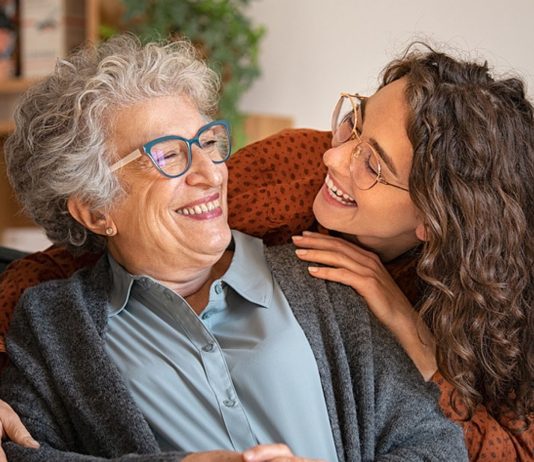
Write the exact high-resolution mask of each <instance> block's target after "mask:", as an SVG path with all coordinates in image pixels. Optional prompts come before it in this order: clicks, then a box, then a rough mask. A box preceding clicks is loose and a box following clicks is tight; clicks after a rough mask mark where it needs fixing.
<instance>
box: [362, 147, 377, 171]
mask: <svg viewBox="0 0 534 462" xmlns="http://www.w3.org/2000/svg"><path fill="white" fill-rule="evenodd" d="M360 151H361V154H360V155H361V156H362V159H363V161H364V165H365V169H366V170H367V171H368V172H369V174H370V175H374V176H377V175H379V173H380V165H379V164H378V160H377V158H376V155H375V154H374V153H373V150H372V148H371V146H369V145H368V144H367V143H362V145H361V146H360Z"/></svg>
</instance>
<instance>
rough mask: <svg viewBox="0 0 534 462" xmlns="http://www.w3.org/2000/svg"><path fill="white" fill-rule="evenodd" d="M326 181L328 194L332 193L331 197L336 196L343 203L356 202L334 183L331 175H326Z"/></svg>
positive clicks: (351, 203)
mask: <svg viewBox="0 0 534 462" xmlns="http://www.w3.org/2000/svg"><path fill="white" fill-rule="evenodd" d="M324 182H325V184H326V186H327V191H328V194H330V197H332V198H334V199H335V200H337V201H338V202H340V203H341V204H343V205H354V204H355V203H356V201H355V200H354V199H353V198H352V197H351V196H349V195H348V194H347V193H346V192H343V191H341V190H340V189H338V188H337V187H336V186H335V185H334V182H333V181H332V179H331V178H330V176H328V175H326V178H325V180H324Z"/></svg>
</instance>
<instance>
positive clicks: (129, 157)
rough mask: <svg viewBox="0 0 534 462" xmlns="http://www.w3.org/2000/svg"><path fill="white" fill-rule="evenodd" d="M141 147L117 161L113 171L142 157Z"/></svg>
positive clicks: (112, 168) (112, 167)
mask: <svg viewBox="0 0 534 462" xmlns="http://www.w3.org/2000/svg"><path fill="white" fill-rule="evenodd" d="M141 155H142V153H141V149H139V148H138V149H136V150H135V151H133V152H131V153H130V154H128V155H127V156H125V157H123V158H122V159H121V160H119V161H117V162H115V163H114V164H113V165H112V166H111V171H112V172H114V171H115V170H118V169H119V168H121V167H124V166H125V165H126V164H129V163H130V162H132V161H134V160H135V159H137V158H138V157H141Z"/></svg>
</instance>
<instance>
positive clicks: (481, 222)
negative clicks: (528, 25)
mask: <svg viewBox="0 0 534 462" xmlns="http://www.w3.org/2000/svg"><path fill="white" fill-rule="evenodd" d="M425 47H426V49H425V50H421V49H420V47H414V46H413V45H412V46H410V47H409V49H408V51H407V52H406V53H405V54H404V56H403V57H402V58H400V59H398V60H396V61H393V62H392V63H390V64H389V65H388V66H387V67H386V69H385V71H384V74H383V80H382V86H384V85H387V84H388V83H391V82H392V81H395V80H397V79H400V78H402V77H405V78H406V80H407V87H406V93H405V96H406V100H407V102H408V105H409V107H410V116H409V119H408V122H407V127H406V128H407V133H408V136H409V139H410V141H411V143H412V146H413V165H412V170H411V173H410V179H409V187H410V194H411V197H412V200H413V202H414V204H415V205H416V206H417V207H418V209H419V210H420V211H421V212H422V216H423V217H424V218H423V219H424V223H425V225H426V233H427V239H428V240H427V242H425V244H424V245H423V248H422V255H421V258H420V260H419V263H418V267H417V270H418V274H419V276H420V277H421V278H422V280H423V281H424V282H425V283H426V292H425V297H424V299H423V300H422V301H421V303H420V307H419V309H420V314H421V316H422V318H423V319H424V320H425V321H426V322H427V323H428V324H429V326H430V328H431V329H432V331H433V333H434V335H435V338H436V344H437V360H438V366H439V368H440V371H442V373H443V375H444V377H445V378H446V379H448V380H449V381H450V382H451V383H452V384H453V385H455V387H456V390H457V394H456V396H455V398H458V397H459V398H461V402H462V403H463V404H464V405H465V406H466V407H467V410H468V417H469V416H471V415H472V413H473V411H474V409H475V407H476V405H477V404H479V403H483V404H484V405H485V406H486V408H487V409H488V410H489V412H490V413H491V414H492V415H494V416H495V417H502V416H504V415H509V414H508V413H509V412H510V411H512V412H513V413H514V415H515V416H516V417H518V418H519V419H521V420H522V421H523V422H524V423H525V424H526V425H527V426H528V425H529V423H530V421H531V420H532V413H533V412H534V386H533V384H534V379H533V377H534V373H533V372H534V354H533V352H534V339H533V335H532V333H533V332H534V315H533V313H534V311H533V309H534V308H533V307H534V300H533V299H534V290H533V289H534V284H533V282H534V269H533V268H534V245H533V239H532V237H533V236H532V233H533V230H534V212H533V210H534V208H533V199H534V115H533V114H534V110H533V107H532V104H531V103H530V102H529V101H528V100H527V98H526V96H525V88H524V84H523V82H522V81H521V80H520V79H518V78H514V77H509V78H502V79H496V78H494V77H492V75H491V74H490V72H489V69H488V66H487V63H484V64H478V63H475V62H468V61H461V60H457V59H454V58H452V57H450V56H448V55H446V54H444V53H439V52H436V51H434V50H432V49H431V48H430V47H428V46H426V45H425ZM451 404H452V405H453V406H454V407H455V408H456V409H457V410H458V407H457V405H456V399H453V402H452V403H451Z"/></svg>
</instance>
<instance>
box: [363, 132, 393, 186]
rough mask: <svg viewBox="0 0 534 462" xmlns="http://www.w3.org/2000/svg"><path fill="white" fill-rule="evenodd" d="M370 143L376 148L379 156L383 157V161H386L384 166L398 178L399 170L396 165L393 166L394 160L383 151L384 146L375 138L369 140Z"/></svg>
mask: <svg viewBox="0 0 534 462" xmlns="http://www.w3.org/2000/svg"><path fill="white" fill-rule="evenodd" d="M368 143H369V144H370V145H371V146H373V148H375V150H376V152H377V153H378V155H379V156H380V157H381V159H382V160H383V161H384V164H386V166H387V167H388V168H389V169H390V170H391V172H392V173H393V174H394V175H395V176H396V177H398V176H399V175H398V173H397V169H396V168H395V165H394V164H393V160H392V159H391V157H390V156H389V154H388V153H387V152H386V151H384V149H382V146H380V145H379V144H378V141H376V140H375V139H374V138H369V141H368Z"/></svg>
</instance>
